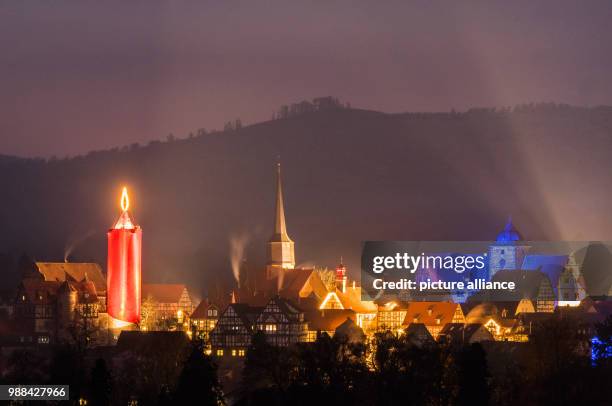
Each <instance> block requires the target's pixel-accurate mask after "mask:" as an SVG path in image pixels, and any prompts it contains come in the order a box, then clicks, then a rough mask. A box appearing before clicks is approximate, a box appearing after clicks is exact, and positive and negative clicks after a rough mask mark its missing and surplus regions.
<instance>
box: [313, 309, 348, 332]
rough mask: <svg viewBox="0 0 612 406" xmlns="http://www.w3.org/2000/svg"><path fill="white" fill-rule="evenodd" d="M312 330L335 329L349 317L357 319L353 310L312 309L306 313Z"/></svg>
mask: <svg viewBox="0 0 612 406" xmlns="http://www.w3.org/2000/svg"><path fill="white" fill-rule="evenodd" d="M304 318H305V320H306V321H307V322H308V329H309V330H310V331H335V330H336V328H337V327H338V326H339V325H340V324H342V323H343V322H345V321H346V319H347V318H350V319H351V320H353V321H355V318H356V316H355V312H354V311H353V310H341V309H328V310H312V311H307V312H306V313H304Z"/></svg>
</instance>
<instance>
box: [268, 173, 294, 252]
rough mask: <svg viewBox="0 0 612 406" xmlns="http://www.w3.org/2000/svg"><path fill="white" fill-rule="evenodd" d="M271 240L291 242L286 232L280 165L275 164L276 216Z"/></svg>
mask: <svg viewBox="0 0 612 406" xmlns="http://www.w3.org/2000/svg"><path fill="white" fill-rule="evenodd" d="M270 241H271V242H291V238H289V235H288V234H287V223H286V221H285V206H284V203H283V186H282V182H281V165H280V162H279V163H277V164H276V216H275V221H274V235H273V236H272V238H270Z"/></svg>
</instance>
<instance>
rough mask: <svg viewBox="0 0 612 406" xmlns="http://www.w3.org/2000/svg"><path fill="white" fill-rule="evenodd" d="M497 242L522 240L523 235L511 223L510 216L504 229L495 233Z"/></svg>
mask: <svg viewBox="0 0 612 406" xmlns="http://www.w3.org/2000/svg"><path fill="white" fill-rule="evenodd" d="M495 240H496V241H497V242H506V243H508V242H514V241H523V236H522V235H521V233H519V232H518V230H517V229H516V228H515V227H514V224H512V216H508V222H507V223H506V226H505V227H504V229H503V230H502V231H501V232H500V233H499V234H497V238H496V239H495Z"/></svg>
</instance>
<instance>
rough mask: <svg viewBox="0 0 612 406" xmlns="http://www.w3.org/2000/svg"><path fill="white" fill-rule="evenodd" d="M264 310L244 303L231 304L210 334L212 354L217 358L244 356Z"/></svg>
mask: <svg viewBox="0 0 612 406" xmlns="http://www.w3.org/2000/svg"><path fill="white" fill-rule="evenodd" d="M262 310H263V308H262V307H254V306H249V305H247V304H244V303H231V304H229V305H228V306H227V308H226V309H225V311H224V312H223V314H222V315H221V317H219V321H217V324H216V325H215V327H214V328H213V330H212V331H211V333H210V344H211V347H212V354H213V355H215V356H217V357H223V356H239V357H242V356H244V355H245V354H246V350H247V348H248V346H249V345H250V344H251V337H252V336H253V334H254V333H255V331H256V330H255V322H256V320H257V318H258V316H259V314H260V313H261V311H262Z"/></svg>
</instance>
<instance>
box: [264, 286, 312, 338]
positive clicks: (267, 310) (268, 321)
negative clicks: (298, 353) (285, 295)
mask: <svg viewBox="0 0 612 406" xmlns="http://www.w3.org/2000/svg"><path fill="white" fill-rule="evenodd" d="M255 330H256V331H262V332H263V333H264V334H265V335H266V341H267V342H268V343H269V344H271V345H274V346H277V347H287V346H289V345H290V344H295V343H298V342H304V341H306V338H307V335H308V326H307V324H306V321H305V320H304V313H303V312H302V311H301V310H300V309H298V308H297V307H296V306H295V305H293V304H292V303H291V302H289V301H288V300H286V299H282V298H280V297H275V298H273V299H272V300H270V302H268V304H267V305H266V307H264V308H263V310H262V311H261V313H260V314H259V315H258V316H257V319H256V320H255Z"/></svg>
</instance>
